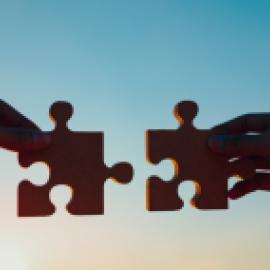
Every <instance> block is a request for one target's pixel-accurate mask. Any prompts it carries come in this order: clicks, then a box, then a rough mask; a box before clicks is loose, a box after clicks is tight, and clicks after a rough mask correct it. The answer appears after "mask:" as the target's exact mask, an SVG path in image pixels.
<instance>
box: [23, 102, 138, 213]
mask: <svg viewBox="0 0 270 270" xmlns="http://www.w3.org/2000/svg"><path fill="white" fill-rule="evenodd" d="M72 114H73V108H72V106H71V104H69V103H66V102H56V103H54V104H53V105H52V107H51V109H50V115H51V118H52V119H53V121H54V122H55V123H56V127H55V129H54V130H53V131H52V132H51V135H52V143H51V145H50V147H49V148H48V149H45V150H41V151H36V152H24V153H19V163H20V164H21V166H23V167H29V166H30V165H31V164H32V163H34V162H40V161H41V162H45V163H46V164H47V165H48V166H49V168H50V179H49V181H48V182H47V183H46V184H45V185H43V186H36V185H33V184H31V183H30V182H29V181H27V180H25V181H23V182H21V183H20V185H19V188H18V197H19V198H18V215H19V216H21V217H23V216H28V217H30V216H47V215H52V214H53V213H54V212H55V207H54V205H53V204H52V203H51V202H50V199H49V193H50V190H51V189H52V188H53V187H54V186H56V185H59V184H64V185H68V186H69V187H71V188H72V191H73V194H72V195H73V197H72V200H71V201H70V203H69V204H68V205H67V210H68V212H69V213H70V214H73V215H98V214H103V213H104V184H105V181H106V179H107V178H110V177H111V178H114V179H115V180H117V181H118V182H119V183H123V184H124V183H128V182H130V181H131V179H132V175H133V169H132V167H131V165H129V164H128V163H126V162H122V163H118V164H116V165H115V166H113V167H112V168H108V167H106V165H105V164H104V157H103V155H104V154H103V152H104V151H103V133H102V132H72V131H70V130H69V129H68V128H67V121H68V120H69V119H70V118H71V116H72Z"/></svg>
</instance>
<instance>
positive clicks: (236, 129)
mask: <svg viewBox="0 0 270 270" xmlns="http://www.w3.org/2000/svg"><path fill="white" fill-rule="evenodd" d="M269 128H270V113H251V114H245V115H241V116H239V117H237V118H234V119H232V120H230V121H227V122H225V123H223V124H220V125H217V126H215V127H213V128H212V131H214V132H216V133H220V134H235V133H247V132H264V131H267V130H269Z"/></svg>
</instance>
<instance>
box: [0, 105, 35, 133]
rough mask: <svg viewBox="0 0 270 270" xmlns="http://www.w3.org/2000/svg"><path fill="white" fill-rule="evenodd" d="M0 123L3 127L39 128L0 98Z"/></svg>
mask: <svg viewBox="0 0 270 270" xmlns="http://www.w3.org/2000/svg"><path fill="white" fill-rule="evenodd" d="M0 125H1V126H5V127H14V128H26V129H34V130H40V128H39V127H38V126H37V125H36V124H35V123H33V122H32V121H31V120H29V119H28V118H27V117H25V116H24V115H23V114H21V113H20V112H18V111H17V110H16V109H15V108H13V107H12V106H10V105H9V104H7V103H6V102H4V101H3V100H0Z"/></svg>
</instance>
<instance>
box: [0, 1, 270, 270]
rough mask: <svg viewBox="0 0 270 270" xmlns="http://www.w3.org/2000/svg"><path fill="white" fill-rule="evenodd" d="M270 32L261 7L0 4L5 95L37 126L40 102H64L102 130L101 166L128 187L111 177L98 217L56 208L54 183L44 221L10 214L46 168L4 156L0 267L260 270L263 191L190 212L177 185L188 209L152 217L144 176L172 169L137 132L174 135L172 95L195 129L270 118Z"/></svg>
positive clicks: (88, 127) (265, 232) (61, 193)
mask: <svg viewBox="0 0 270 270" xmlns="http://www.w3.org/2000/svg"><path fill="white" fill-rule="evenodd" d="M269 27H270V2H269V1H266V0H265V1H264V0H253V1H250V0H245V1H242V0H226V1H210V0H204V1H202V0H197V1H195V0H189V1H187V0H186V1H184V0H178V1H176V0H169V1H165V0H162V1H161V0H155V1H154V0H136V1H124V0H122V1H121V0H114V1H112V0H101V1H100V0H96V1H93V0H89V1H83V0H78V1H69V0H67V1H60V0H55V1H51V0H48V1H30V0H8V1H4V0H0V41H1V42H0V91H1V99H3V100H5V101H6V102H8V103H10V104H12V105H13V106H14V107H15V108H17V109H18V110H19V111H21V112H22V113H23V114H25V115H26V116H27V117H29V118H30V119H32V120H33V121H34V122H36V123H37V124H38V125H39V126H40V127H41V128H42V129H43V130H51V129H53V124H52V122H51V121H50V119H49V117H48V111H49V108H50V105H51V104H52V103H53V102H54V101H57V100H66V101H69V102H71V103H72V104H73V106H74V116H73V117H72V119H71V120H70V122H69V127H70V128H71V129H73V130H84V131H104V134H105V153H104V154H105V162H106V164H107V165H108V166H112V165H113V164H115V163H117V162H119V161H129V162H130V163H131V164H132V165H133V166H134V171H135V176H134V179H133V181H132V182H131V183H130V184H128V185H118V184H116V183H113V182H112V181H111V180H108V181H107V183H106V185H105V215H104V216H86V217H78V216H77V217H76V216H71V215H69V214H68V213H66V212H65V211H64V206H65V204H66V203H67V202H68V201H69V199H70V196H71V195H70V192H69V190H68V188H66V187H63V186H61V187H56V188H55V189H53V190H52V192H51V197H52V201H53V202H54V203H55V204H56V205H57V206H58V209H57V213H56V214H55V215H54V216H51V217H45V218H18V217H17V187H18V184H19V183H20V182H21V180H22V179H25V178H27V179H31V182H33V183H35V184H39V185H41V184H44V183H45V182H46V181H47V179H48V177H49V173H48V170H47V168H46V167H45V166H44V165H42V164H35V165H33V166H32V167H31V168H29V169H23V168H21V167H20V166H19V165H18V162H17V156H16V154H15V153H10V152H8V151H5V150H0V179H1V181H0V198H1V199H0V200H1V204H0V211H1V230H0V268H1V269H2V268H3V269H4V268H5V269H12V270H45V269H46V270H47V269H50V270H55V269H57V270H62V269H65V270H69V269H80V270H88V269H111V270H114V269H115V270H116V269H117V270H122V269H128V270H135V269H136V270H137V269H155V270H159V269H165V268H166V269H171V270H176V269H190V270H194V269H200V270H204V269H207V270H214V269H215V270H216V269H219V270H225V269H230V268H231V269H245V270H251V269H255V268H258V269H261V270H264V269H268V268H269V263H268V261H269V241H270V233H269V226H270V217H269V207H268V206H269V205H270V194H269V193H267V192H261V191H258V192H256V193H252V194H250V195H248V196H246V197H244V198H242V199H240V200H238V201H231V202H230V209H229V210H225V211H224V210H223V211H199V210H197V209H194V208H192V207H191V206H189V204H188V201H189V200H190V198H191V197H192V196H193V194H194V187H193V184H192V183H191V182H187V183H184V184H181V187H180V188H179V195H180V196H181V197H182V198H184V200H185V204H186V205H185V207H184V209H182V210H181V211H176V212H162V213H153V212H148V211H147V210H146V196H145V193H146V179H147V178H148V177H149V176H150V175H152V174H157V175H159V176H161V177H162V178H164V179H165V180H167V181H168V180H170V179H171V178H172V176H173V175H174V172H173V165H172V163H171V162H170V161H168V160H167V161H164V162H162V163H161V164H160V165H159V166H153V165H151V164H149V163H148V162H147V161H146V154H145V132H146V130H147V129H159V128H168V129H174V128H176V127H177V126H178V123H177V121H176V120H175V118H174V117H173V114H172V110H173V107H174V105H175V104H176V103H178V102H179V101H182V100H194V101H196V102H197V103H198V104H199V107H200V112H199V114H198V117H197V118H196V120H195V125H196V126H197V127H198V128H210V127H212V126H213V125H216V124H218V123H221V122H223V121H226V120H228V119H231V118H233V117H236V116H238V115H241V114H244V113H248V112H269V110H270V108H269V100H270V89H269V87H270V72H269V70H270V53H269V45H270V34H269ZM232 182H233V180H231V181H230V185H232Z"/></svg>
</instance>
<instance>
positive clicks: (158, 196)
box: [146, 101, 255, 211]
mask: <svg viewBox="0 0 270 270" xmlns="http://www.w3.org/2000/svg"><path fill="white" fill-rule="evenodd" d="M174 113H175V117H176V118H177V119H178V121H179V123H180V124H181V126H180V127H179V128H178V129H176V130H149V131H147V134H146V135H147V138H146V140H147V159H148V161H149V162H151V163H153V164H158V163H159V162H160V161H162V160H163V159H171V160H172V161H173V162H174V165H175V176H174V178H173V179H172V180H171V181H169V182H164V181H163V180H162V179H160V178H159V177H158V176H152V177H150V178H149V179H148V180H147V208H148V210H150V211H169V210H178V209H181V208H182V207H183V201H182V200H181V199H180V198H179V196H178V186H179V184H180V183H181V182H183V181H185V180H193V181H195V183H196V195H195V197H194V198H193V199H192V204H193V205H194V206H196V207H197V208H199V209H227V208H228V178H230V177H232V176H236V175H237V176H240V177H241V178H250V177H252V176H253V175H254V173H255V168H254V167H253V164H252V163H251V162H249V161H248V160H238V161H235V162H229V161H228V159H227V158H226V157H224V156H221V155H217V154H215V153H213V152H212V151H210V149H209V148H208V145H207V141H208V138H209V136H211V132H212V131H211V130H199V129H196V128H195V127H194V126H193V123H192V122H193V119H194V118H195V117H196V115H197V113H198V106H197V104H196V103H195V102H192V101H183V102H181V103H179V104H177V105H176V107H175V110H174Z"/></svg>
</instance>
